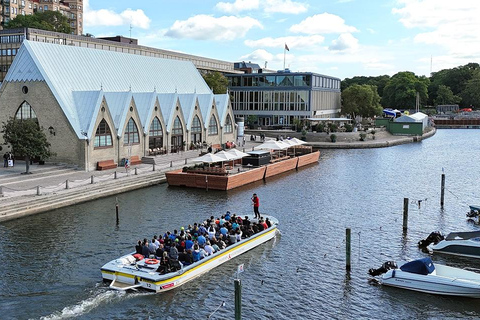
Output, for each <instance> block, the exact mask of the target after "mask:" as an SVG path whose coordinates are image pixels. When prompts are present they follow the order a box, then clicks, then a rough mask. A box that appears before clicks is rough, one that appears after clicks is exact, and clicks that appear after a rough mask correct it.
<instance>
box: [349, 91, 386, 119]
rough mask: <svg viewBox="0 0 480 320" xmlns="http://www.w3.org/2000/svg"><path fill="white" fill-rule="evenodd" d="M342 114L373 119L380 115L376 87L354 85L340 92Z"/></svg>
mask: <svg viewBox="0 0 480 320" xmlns="http://www.w3.org/2000/svg"><path fill="white" fill-rule="evenodd" d="M342 113H343V114H349V115H351V117H352V118H355V117H356V116H357V115H359V116H362V117H373V116H376V115H380V114H381V113H382V107H381V105H380V96H379V95H378V92H377V87H375V86H371V85H367V84H364V85H358V84H354V85H352V86H350V87H348V88H347V89H345V90H344V91H343V92H342Z"/></svg>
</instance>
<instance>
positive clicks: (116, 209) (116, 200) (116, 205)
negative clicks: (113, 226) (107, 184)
mask: <svg viewBox="0 0 480 320" xmlns="http://www.w3.org/2000/svg"><path fill="white" fill-rule="evenodd" d="M115 216H116V217H117V224H118V223H119V222H120V219H119V217H118V198H117V197H115Z"/></svg>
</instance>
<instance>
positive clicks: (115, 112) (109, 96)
mask: <svg viewBox="0 0 480 320" xmlns="http://www.w3.org/2000/svg"><path fill="white" fill-rule="evenodd" d="M104 96H105V100H106V101H107V105H108V109H110V113H111V115H112V118H113V123H114V125H115V129H116V131H117V135H118V136H119V137H121V136H122V135H123V127H124V124H125V120H126V117H127V114H128V110H129V106H130V102H131V101H132V92H131V91H127V92H105V93H104Z"/></svg>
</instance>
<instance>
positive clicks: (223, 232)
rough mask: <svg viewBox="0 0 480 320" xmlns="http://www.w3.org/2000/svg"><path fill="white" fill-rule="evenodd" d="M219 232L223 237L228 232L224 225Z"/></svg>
mask: <svg viewBox="0 0 480 320" xmlns="http://www.w3.org/2000/svg"><path fill="white" fill-rule="evenodd" d="M220 233H221V234H222V235H223V236H224V237H225V236H226V235H227V234H228V229H227V228H226V227H221V228H220Z"/></svg>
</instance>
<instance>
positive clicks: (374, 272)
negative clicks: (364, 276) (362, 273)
mask: <svg viewBox="0 0 480 320" xmlns="http://www.w3.org/2000/svg"><path fill="white" fill-rule="evenodd" d="M390 269H397V264H396V263H395V261H387V262H384V263H383V264H382V266H381V267H380V268H378V269H373V268H372V269H370V270H368V274H369V275H371V276H372V277H376V276H379V275H381V274H384V273H385V272H387V271H388V270H390Z"/></svg>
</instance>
